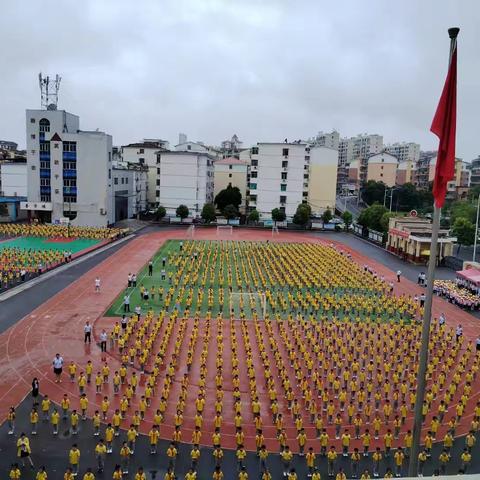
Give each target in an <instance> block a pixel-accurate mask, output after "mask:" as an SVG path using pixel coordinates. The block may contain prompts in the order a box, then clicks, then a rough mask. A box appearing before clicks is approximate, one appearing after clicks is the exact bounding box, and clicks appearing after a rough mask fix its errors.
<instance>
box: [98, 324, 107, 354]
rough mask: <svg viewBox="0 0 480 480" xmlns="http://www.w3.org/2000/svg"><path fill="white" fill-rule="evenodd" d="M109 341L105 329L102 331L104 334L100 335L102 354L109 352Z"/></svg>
mask: <svg viewBox="0 0 480 480" xmlns="http://www.w3.org/2000/svg"><path fill="white" fill-rule="evenodd" d="M107 339H108V335H107V332H106V331H105V329H104V330H102V333H101V334H100V350H101V351H102V352H106V351H107Z"/></svg>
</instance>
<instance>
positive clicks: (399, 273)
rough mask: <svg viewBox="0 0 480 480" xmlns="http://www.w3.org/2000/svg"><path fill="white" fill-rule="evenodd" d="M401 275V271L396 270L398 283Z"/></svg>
mask: <svg viewBox="0 0 480 480" xmlns="http://www.w3.org/2000/svg"><path fill="white" fill-rule="evenodd" d="M401 275H402V271H401V270H397V282H398V283H400V277H401Z"/></svg>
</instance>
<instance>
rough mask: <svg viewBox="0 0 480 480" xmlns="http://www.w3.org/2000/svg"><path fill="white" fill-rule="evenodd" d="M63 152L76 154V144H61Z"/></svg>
mask: <svg viewBox="0 0 480 480" xmlns="http://www.w3.org/2000/svg"><path fill="white" fill-rule="evenodd" d="M63 151H64V152H76V151H77V142H63Z"/></svg>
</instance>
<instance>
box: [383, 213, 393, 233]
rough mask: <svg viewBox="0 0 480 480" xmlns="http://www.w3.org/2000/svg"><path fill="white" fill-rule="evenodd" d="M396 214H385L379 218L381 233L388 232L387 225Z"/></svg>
mask: <svg viewBox="0 0 480 480" xmlns="http://www.w3.org/2000/svg"><path fill="white" fill-rule="evenodd" d="M395 216H396V214H395V213H393V212H385V213H384V214H383V215H382V216H381V218H380V226H381V229H380V230H381V231H382V232H384V233H386V232H388V223H389V221H390V219H391V218H392V217H395Z"/></svg>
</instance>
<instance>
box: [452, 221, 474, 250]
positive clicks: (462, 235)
mask: <svg viewBox="0 0 480 480" xmlns="http://www.w3.org/2000/svg"><path fill="white" fill-rule="evenodd" d="M452 231H453V234H454V235H455V236H456V237H457V243H458V250H457V254H458V253H459V252H460V247H461V246H462V245H465V246H468V245H473V243H474V241H475V225H474V224H473V223H472V222H470V221H469V220H467V219H466V218H463V217H460V218H457V219H456V220H455V223H454V224H453V228H452Z"/></svg>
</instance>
